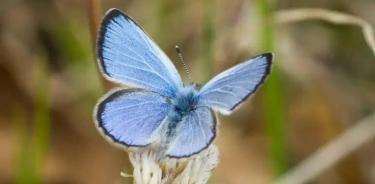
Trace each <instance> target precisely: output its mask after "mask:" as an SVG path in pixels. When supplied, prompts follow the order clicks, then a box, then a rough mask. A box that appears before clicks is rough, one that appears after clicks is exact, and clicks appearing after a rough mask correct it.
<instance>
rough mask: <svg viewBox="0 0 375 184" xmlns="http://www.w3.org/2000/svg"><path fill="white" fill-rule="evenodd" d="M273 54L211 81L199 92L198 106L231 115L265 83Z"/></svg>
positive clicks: (238, 66) (250, 61)
mask: <svg viewBox="0 0 375 184" xmlns="http://www.w3.org/2000/svg"><path fill="white" fill-rule="evenodd" d="M271 62H272V54H270V53H267V54H262V55H259V56H257V57H255V58H252V59H249V60H247V61H245V62H243V63H241V64H238V65H236V66H234V67H232V68H230V69H228V70H226V71H224V72H222V73H220V74H219V75H217V76H216V77H214V78H213V79H211V80H210V81H209V82H208V83H207V84H206V85H204V86H203V87H202V89H201V90H200V91H199V103H198V106H207V107H212V108H213V109H215V110H218V111H219V112H222V113H230V112H232V111H233V110H234V108H235V107H236V106H237V105H238V104H240V103H241V102H242V101H244V100H245V99H246V98H247V97H248V96H249V95H251V94H253V93H254V92H255V90H256V89H257V88H258V87H259V85H260V84H262V83H263V81H264V79H265V78H266V76H267V75H268V74H269V72H270V68H271Z"/></svg>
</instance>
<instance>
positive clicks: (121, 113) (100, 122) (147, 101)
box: [94, 89, 171, 147]
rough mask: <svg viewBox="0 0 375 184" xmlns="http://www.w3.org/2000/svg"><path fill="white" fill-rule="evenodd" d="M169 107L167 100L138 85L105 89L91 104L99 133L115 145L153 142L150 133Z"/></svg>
mask: <svg viewBox="0 0 375 184" xmlns="http://www.w3.org/2000/svg"><path fill="white" fill-rule="evenodd" d="M170 109H171V105H170V103H169V100H168V99H167V98H165V97H163V96H161V95H159V94H158V93H155V92H150V91H145V90H142V89H120V90H114V91H112V92H109V93H108V94H107V95H106V96H105V97H104V98H103V100H101V101H100V102H99V103H98V104H97V106H96V108H95V112H94V113H95V114H94V115H95V117H94V118H95V121H96V123H97V126H98V129H99V130H100V131H101V133H102V134H103V135H104V136H105V137H106V138H107V139H109V140H111V141H112V142H114V143H116V145H119V146H122V147H123V146H125V147H129V146H132V147H139V146H147V145H148V144H151V143H152V142H154V136H153V135H157V132H158V131H157V130H158V129H159V128H160V127H161V124H162V122H163V121H164V119H165V118H166V117H167V115H168V112H169V111H170Z"/></svg>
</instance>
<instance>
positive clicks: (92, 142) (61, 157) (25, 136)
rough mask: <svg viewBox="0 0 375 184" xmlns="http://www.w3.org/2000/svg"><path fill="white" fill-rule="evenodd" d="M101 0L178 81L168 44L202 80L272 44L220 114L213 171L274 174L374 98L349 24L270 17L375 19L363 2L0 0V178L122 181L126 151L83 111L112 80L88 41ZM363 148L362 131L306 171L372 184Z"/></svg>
mask: <svg viewBox="0 0 375 184" xmlns="http://www.w3.org/2000/svg"><path fill="white" fill-rule="evenodd" d="M111 7H116V8H119V9H121V10H123V11H125V12H126V13H127V14H128V15H130V16H132V17H133V18H134V19H135V20H137V21H138V22H139V23H140V25H142V26H143V27H144V29H145V30H147V32H148V33H149V34H150V35H151V36H152V37H153V38H154V40H155V41H156V42H157V43H158V44H159V45H160V47H161V48H162V49H163V50H165V52H166V53H167V55H169V56H170V58H171V59H172V60H173V61H174V64H175V65H176V66H177V68H178V69H179V71H180V73H181V75H182V76H183V77H184V79H187V77H186V74H185V72H184V70H183V66H182V64H181V63H180V62H179V60H178V59H177V56H176V53H175V50H174V46H175V45H176V44H178V45H179V46H180V47H181V49H182V52H183V56H184V58H185V62H186V63H187V64H188V65H189V67H190V70H191V72H192V75H191V77H192V78H193V80H194V81H197V82H198V83H201V84H202V83H205V82H206V81H207V80H208V79H210V78H211V77H213V76H214V75H215V74H217V73H219V72H220V71H223V70H224V69H226V68H229V67H231V66H233V65H235V64H238V63H240V62H241V61H244V60H245V59H247V58H250V57H253V56H255V55H257V54H261V53H263V52H269V51H272V52H274V53H275V61H274V63H275V65H274V67H273V70H272V75H271V77H270V78H268V80H267V81H266V84H265V85H263V86H262V87H261V88H260V90H258V92H257V93H256V94H255V95H253V96H252V98H251V100H247V102H246V103H245V104H244V105H242V107H241V108H240V109H238V110H237V111H236V112H235V113H233V114H232V115H231V116H219V119H220V125H219V129H220V130H219V136H218V138H217V140H216V144H217V145H218V146H219V149H220V164H219V166H218V168H217V169H216V170H215V171H214V174H213V176H212V178H211V179H210V183H215V184H216V183H217V184H245V183H246V184H247V183H249V184H250V183H255V184H258V183H259V184H262V183H271V182H272V181H274V180H275V179H276V178H278V177H279V176H281V175H282V174H284V173H286V172H287V171H288V170H290V169H291V168H294V167H295V166H297V165H298V164H300V163H301V162H302V161H303V160H305V159H306V158H309V156H311V155H312V154H314V153H315V152H316V151H317V150H319V149H320V148H321V147H322V146H324V145H325V144H327V143H328V142H330V141H332V140H334V139H336V138H337V137H338V136H340V135H341V134H342V133H343V132H345V131H347V130H350V129H351V127H353V126H355V125H356V124H357V122H358V121H359V120H361V119H362V118H365V117H366V116H369V115H370V114H371V113H372V111H373V110H374V108H375V80H374V79H375V63H374V59H375V57H374V53H373V52H372V51H371V49H370V48H369V47H368V45H367V44H366V42H365V41H364V38H363V35H362V33H361V29H360V28H358V27H355V26H347V25H334V24H331V23H327V22H324V21H319V20H315V21H314V20H313V21H312V20H307V21H302V22H299V23H295V24H277V23H274V21H273V20H274V16H275V15H276V13H277V11H279V10H288V9H294V8H324V9H330V10H336V11H340V12H343V13H348V14H352V15H356V16H358V17H362V18H363V19H365V20H366V21H368V22H369V23H370V24H371V25H375V14H374V11H375V2H374V1H372V0H357V1H350V0H310V1H296V0H279V1H276V0H273V1H264V0H203V1H188V0H181V1H173V0H158V1H146V0H137V1H136V0H106V1H104V0H103V1H100V0H82V1H76V0H1V1H0V183H4V184H10V183H19V184H23V183H47V184H75V183H79V184H81V183H83V184H86V183H87V184H101V183H130V181H131V180H130V179H126V178H122V177H121V176H120V171H125V172H128V173H131V171H132V170H131V166H130V164H129V161H128V158H127V154H126V153H125V152H123V151H121V150H118V149H116V148H114V147H113V146H111V145H110V144H109V143H107V142H106V141H105V140H104V139H103V138H102V137H101V136H100V135H99V133H98V132H97V130H96V129H95V126H94V124H93V120H92V111H93V106H94V104H95V103H96V101H97V100H98V98H99V97H100V96H101V95H103V94H104V93H105V91H107V90H108V89H110V88H111V87H113V86H114V85H113V84H110V83H109V82H107V81H105V80H104V79H103V77H102V76H101V75H100V74H99V72H98V68H97V63H96V56H95V52H94V48H95V37H96V29H97V24H98V21H99V19H100V18H101V17H102V15H103V13H104V12H105V11H106V10H107V9H108V8H111ZM374 123H375V122H374ZM374 131H375V130H374ZM374 146H375V140H368V141H367V142H366V143H365V144H363V145H362V144H361V145H360V146H359V147H358V149H355V150H352V151H350V154H349V155H347V156H346V157H345V158H344V159H342V160H340V161H338V162H337V163H335V164H334V165H333V167H330V168H328V169H327V170H325V171H324V172H322V173H321V174H319V175H318V176H316V177H314V178H313V179H312V180H311V181H309V183H319V184H320V183H324V184H325V183H327V184H335V183H344V184H345V183H348V184H349V183H353V184H362V183H364V184H365V183H375V157H374V155H375V147H374ZM322 162H325V161H324V160H323V161H322ZM316 164H320V163H319V162H318V163H316Z"/></svg>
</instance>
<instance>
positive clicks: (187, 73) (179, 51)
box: [175, 45, 192, 82]
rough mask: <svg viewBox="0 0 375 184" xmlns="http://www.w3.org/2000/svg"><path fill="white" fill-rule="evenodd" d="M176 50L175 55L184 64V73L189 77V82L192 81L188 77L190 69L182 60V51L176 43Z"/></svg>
mask: <svg viewBox="0 0 375 184" xmlns="http://www.w3.org/2000/svg"><path fill="white" fill-rule="evenodd" d="M175 48H176V52H177V56H178V58H179V59H180V61H181V62H182V64H183V65H184V69H185V72H186V75H187V77H188V79H189V82H192V80H191V78H190V70H189V67H188V66H187V65H186V63H185V62H184V58H183V57H182V53H181V50H180V47H179V46H178V45H176V47H175Z"/></svg>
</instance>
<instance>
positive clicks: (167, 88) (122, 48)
mask: <svg viewBox="0 0 375 184" xmlns="http://www.w3.org/2000/svg"><path fill="white" fill-rule="evenodd" d="M97 49H98V58H99V65H100V68H101V71H102V72H103V73H104V75H105V76H106V77H107V79H109V80H111V81H114V82H118V83H123V84H127V85H131V86H134V87H140V88H144V89H147V90H150V91H154V92H158V93H161V94H163V95H166V96H173V95H174V93H175V92H176V90H177V89H178V88H179V87H181V86H182V81H181V78H180V76H179V74H178V73H177V70H176V68H175V67H174V65H173V64H172V62H171V61H170V59H169V58H168V57H167V56H166V55H165V53H164V52H163V51H162V50H161V49H160V48H159V47H158V46H157V45H156V44H155V43H154V41H152V40H151V38H150V37H149V36H148V35H147V34H146V33H145V32H144V31H143V30H142V28H141V27H140V26H139V25H138V24H137V23H136V22H135V21H134V20H132V19H131V18H130V17H128V16H127V15H125V14H124V13H122V12H121V11H120V10H117V9H111V10H109V11H108V12H107V13H106V15H105V17H104V19H103V21H102V23H101V28H100V32H99V37H98V44H97Z"/></svg>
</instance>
